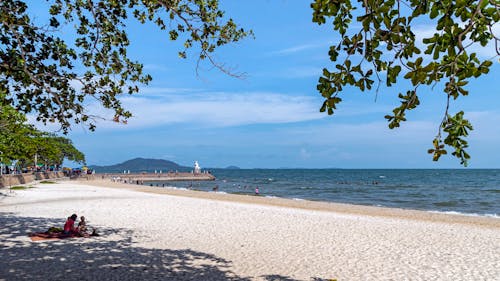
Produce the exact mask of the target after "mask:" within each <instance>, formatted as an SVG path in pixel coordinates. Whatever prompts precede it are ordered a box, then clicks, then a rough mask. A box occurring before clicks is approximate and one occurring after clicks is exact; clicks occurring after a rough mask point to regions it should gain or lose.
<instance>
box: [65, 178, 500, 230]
mask: <svg viewBox="0 0 500 281" xmlns="http://www.w3.org/2000/svg"><path fill="white" fill-rule="evenodd" d="M74 183H76V184H83V185H93V186H99V187H111V188H118V189H127V190H133V191H139V192H144V193H153V194H166V195H173V196H180V197H190V198H199V199H209V200H216V201H224V202H238V203H244V204H258V205H264V206H275V207H283V208H293V209H303V210H311V211H322V212H335V213H343V214H352V215H361V216H371V217H386V218H399V219H409V220H419V221H429V222H444V223H452V224H454V223H457V224H469V225H476V226H483V227H492V228H500V218H498V217H493V216H484V215H475V214H474V215H472V214H463V213H445V212H439V211H427V210H414V209H404V208H391V207H382V206H367V205H356V204H348V203H336V202H328V201H313V200H305V199H298V200H297V199H290V198H282V197H265V196H251V195H242V194H232V193H225V192H209V191H197V190H189V189H181V188H170V187H155V186H152V187H151V186H146V185H137V184H128V183H119V182H112V181H108V180H102V179H93V180H88V181H75V182H74Z"/></svg>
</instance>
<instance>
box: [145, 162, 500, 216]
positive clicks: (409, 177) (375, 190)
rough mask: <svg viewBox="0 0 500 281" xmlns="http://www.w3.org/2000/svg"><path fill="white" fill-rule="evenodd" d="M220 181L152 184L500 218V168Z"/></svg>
mask: <svg viewBox="0 0 500 281" xmlns="http://www.w3.org/2000/svg"><path fill="white" fill-rule="evenodd" d="M211 173H212V174H213V175H214V176H216V180H215V181H193V182H191V181H175V182H155V183H144V184H146V185H151V184H152V185H158V186H169V187H177V188H189V189H195V190H202V191H213V189H214V187H215V186H217V187H218V192H226V193H234V194H244V195H245V194H246V195H255V188H257V187H258V188H259V193H260V196H268V197H283V198H292V199H304V200H314V201H328V202H339V203H350V204H358V205H371V206H383V207H396V208H403V209H416V210H426V211H438V212H453V213H464V214H473V215H481V216H494V217H499V216H500V169H485V170H479V169H456V170H455V169H453V170H441V169H440V170H420V169H418V170H413V169H412V170H403V169H392V170H378V169H376V170H375V169H369V170H362V169H356V170H347V169H238V170H228V169H214V170H211Z"/></svg>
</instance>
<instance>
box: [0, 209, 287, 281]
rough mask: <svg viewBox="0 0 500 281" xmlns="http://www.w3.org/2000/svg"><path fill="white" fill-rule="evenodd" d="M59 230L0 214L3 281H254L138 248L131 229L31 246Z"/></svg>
mask: <svg viewBox="0 0 500 281" xmlns="http://www.w3.org/2000/svg"><path fill="white" fill-rule="evenodd" d="M59 225H61V219H52V218H37V217H21V216H16V215H14V214H11V213H5V212H4V213H1V212H0V226H1V228H0V253H1V257H0V280H77V279H78V280H235V281H236V280H238V281H245V280H250V278H249V277H240V276H237V275H236V274H235V273H234V272H232V271H231V270H230V266H231V261H228V260H225V259H223V258H220V257H217V256H214V255H212V254H208V253H202V252H197V251H193V250H190V249H182V250H172V249H149V248H142V247H137V246H134V245H133V242H132V238H131V237H132V235H133V232H132V231H131V230H127V229H99V230H100V233H101V234H102V235H101V236H100V237H91V238H72V239H64V240H55V241H40V242H32V241H31V240H30V239H29V238H28V236H27V234H28V233H30V232H36V231H45V230H47V229H48V228H49V227H50V226H59ZM110 235H113V237H116V239H114V238H113V239H112V240H113V241H110V239H109V237H110ZM268 280H274V279H268ZM277 280H291V279H277Z"/></svg>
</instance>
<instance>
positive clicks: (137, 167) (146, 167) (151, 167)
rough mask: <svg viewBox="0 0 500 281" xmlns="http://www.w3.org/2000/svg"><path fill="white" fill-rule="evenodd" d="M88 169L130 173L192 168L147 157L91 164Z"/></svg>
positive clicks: (100, 171) (189, 169) (180, 170)
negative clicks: (110, 163) (113, 162)
mask: <svg viewBox="0 0 500 281" xmlns="http://www.w3.org/2000/svg"><path fill="white" fill-rule="evenodd" d="M89 168H90V169H93V170H95V171H96V173H123V171H125V170H127V171H128V170H130V172H131V173H140V172H154V171H155V170H156V171H158V172H159V171H160V170H161V171H163V172H168V171H179V172H187V171H191V170H193V168H192V167H187V166H181V165H179V164H177V163H175V162H172V161H169V160H163V159H147V158H140V157H139V158H134V159H131V160H127V161H125V162H123V163H119V164H115V165H109V166H97V165H91V166H89Z"/></svg>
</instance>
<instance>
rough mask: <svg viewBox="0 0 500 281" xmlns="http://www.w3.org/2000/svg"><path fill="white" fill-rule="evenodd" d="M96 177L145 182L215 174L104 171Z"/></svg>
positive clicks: (197, 178)
mask: <svg viewBox="0 0 500 281" xmlns="http://www.w3.org/2000/svg"><path fill="white" fill-rule="evenodd" d="M95 177H96V178H99V177H101V178H102V179H112V180H113V179H115V180H119V181H127V182H137V181H141V182H146V181H148V182H149V181H152V182H154V181H158V182H161V181H212V180H215V176H214V175H212V174H210V173H208V172H203V173H186V172H176V173H175V172H169V173H126V174H125V173H105V174H96V175H95Z"/></svg>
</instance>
